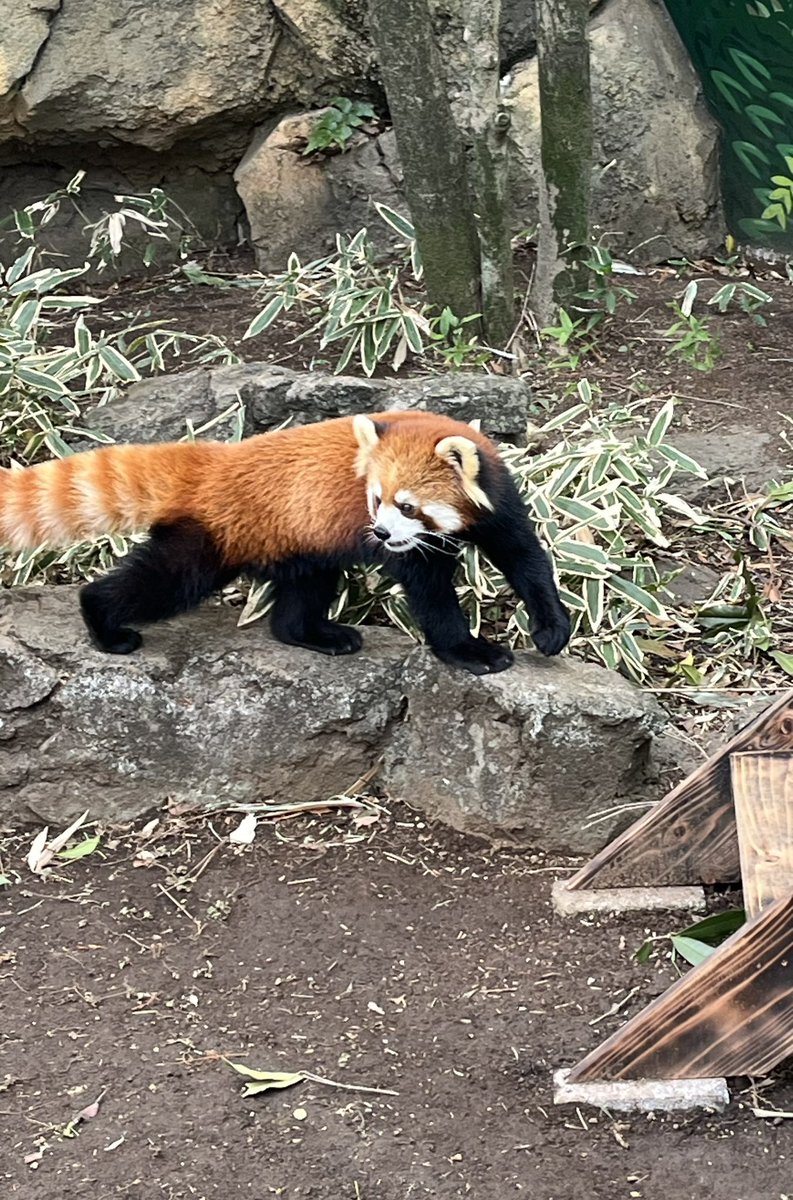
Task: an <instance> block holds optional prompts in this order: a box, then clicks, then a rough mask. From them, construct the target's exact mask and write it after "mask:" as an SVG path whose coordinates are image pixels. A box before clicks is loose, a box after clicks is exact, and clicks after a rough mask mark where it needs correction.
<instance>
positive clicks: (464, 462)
mask: <svg viewBox="0 0 793 1200" xmlns="http://www.w3.org/2000/svg"><path fill="white" fill-rule="evenodd" d="M435 453H436V454H437V456H438V458H442V459H443V461H444V462H447V463H449V465H450V466H451V467H453V468H454V470H455V471H456V473H457V475H458V476H459V479H460V484H461V485H462V489H463V491H464V492H465V494H466V496H467V497H468V499H469V500H473V502H474V504H476V505H477V507H478V508H489V509H490V510H491V512H492V509H493V504H492V501H491V499H490V497H489V496H488V494H487V492H485V491H483V489H482V488H481V487H480V486H479V482H478V480H479V454H478V452H477V448H476V443H475V442H472V441H471V440H470V438H466V437H457V436H454V437H445V438H441V440H440V441H439V442H438V444H437V446H436V447H435Z"/></svg>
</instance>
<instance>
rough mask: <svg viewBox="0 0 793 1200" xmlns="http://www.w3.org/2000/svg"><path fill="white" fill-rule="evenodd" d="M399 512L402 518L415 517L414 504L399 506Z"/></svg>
mask: <svg viewBox="0 0 793 1200" xmlns="http://www.w3.org/2000/svg"><path fill="white" fill-rule="evenodd" d="M399 511H400V512H401V513H402V516H403V517H415V515H416V506H415V504H400V505H399Z"/></svg>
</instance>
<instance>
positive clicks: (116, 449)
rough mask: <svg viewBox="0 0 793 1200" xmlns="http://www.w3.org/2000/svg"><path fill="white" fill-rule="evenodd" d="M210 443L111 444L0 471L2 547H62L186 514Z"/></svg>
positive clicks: (0, 531) (128, 531)
mask: <svg viewBox="0 0 793 1200" xmlns="http://www.w3.org/2000/svg"><path fill="white" fill-rule="evenodd" d="M210 449H211V447H210V446H209V445H207V444H204V445H200V444H192V443H184V444H182V443H178V444H177V443H174V444H164V445H152V446H107V447H103V448H102V449H100V450H90V451H88V452H87V453H85V454H74V455H72V456H70V457H69V458H62V459H54V460H52V461H51V462H45V463H39V464H37V465H36V466H33V467H26V468H24V469H23V470H21V471H19V470H10V469H0V545H3V546H7V547H9V548H11V549H15V550H24V549H30V548H33V547H36V546H41V545H51V546H63V545H68V544H70V543H71V542H76V541H83V540H88V539H90V538H94V537H98V536H99V535H101V534H105V533H135V532H137V531H139V530H144V529H147V528H148V527H149V526H150V525H152V524H154V523H155V522H157V521H167V520H177V519H179V517H180V516H188V515H190V514H189V511H187V510H188V509H189V505H190V498H191V496H193V495H194V494H195V488H196V484H197V483H198V481H199V479H200V472H201V466H202V463H201V459H202V458H203V457H205V456H206V452H208V451H210Z"/></svg>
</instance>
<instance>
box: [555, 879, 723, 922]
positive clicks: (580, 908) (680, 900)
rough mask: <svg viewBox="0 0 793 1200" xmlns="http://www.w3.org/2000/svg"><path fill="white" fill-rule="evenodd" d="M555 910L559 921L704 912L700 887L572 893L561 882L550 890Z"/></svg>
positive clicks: (580, 891) (560, 880)
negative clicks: (580, 917) (580, 915)
mask: <svg viewBox="0 0 793 1200" xmlns="http://www.w3.org/2000/svg"><path fill="white" fill-rule="evenodd" d="M551 901H552V903H553V907H554V910H555V911H556V912H557V913H558V914H559V915H560V916H562V917H573V916H575V915H576V914H577V913H621V912H704V910H705V892H704V889H703V888H701V887H635V888H631V887H625V888H580V889H577V890H575V891H571V890H570V888H568V887H567V884H566V881H565V880H564V879H557V880H555V881H554V884H553V888H552V889H551Z"/></svg>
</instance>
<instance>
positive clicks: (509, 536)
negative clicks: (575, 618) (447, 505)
mask: <svg viewBox="0 0 793 1200" xmlns="http://www.w3.org/2000/svg"><path fill="white" fill-rule="evenodd" d="M469 536H470V538H471V541H473V542H474V544H475V545H477V546H478V547H479V548H480V550H482V552H483V553H484V554H485V555H486V556H487V558H489V559H490V561H491V563H492V564H493V566H494V567H495V568H496V569H497V570H499V571H500V572H501V574H502V575H503V576H504V578H505V579H506V580H507V583H508V584H509V585H510V587H511V588H512V589H513V591H514V592H515V594H516V595H517V597H518V598H519V599H520V600H522V601H523V603H524V604H525V605H526V608H527V609H528V612H529V615H530V616H531V618H532V631H531V636H532V641H533V642H534V645H535V646H536V647H537V649H538V650H539V651H540V653H541V654H546V655H554V654H558V653H559V652H560V650H563V649H564V647H565V646H566V645H567V643H568V641H569V640H570V618H569V617H568V615H567V613H566V611H565V609H564V606H563V605H562V602H561V600H560V598H559V592H558V590H557V587H556V583H555V581H554V577H553V570H552V569H551V563H550V559H549V558H548V555H547V554H546V552H545V550H544V549H543V547H542V545H541V544H540V541H539V539H538V537H537V535H536V533H535V532H534V529H533V528H532V525H531V522H530V520H529V517H528V514H527V512H526V508H525V505H524V504H523V501H522V499H521V497H520V494H519V492H518V490H517V488H516V487H515V484H514V483H513V482H512V479H511V478H509V479H508V480H506V481H505V482H504V485H503V494H502V496H501V499H500V501H499V503H498V505H497V507H496V510H495V512H493V513H488V514H487V515H484V516H483V517H481V518H480V520H479V522H478V523H477V525H476V526H475V527H474V528H473V529H472V530H469Z"/></svg>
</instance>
